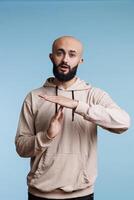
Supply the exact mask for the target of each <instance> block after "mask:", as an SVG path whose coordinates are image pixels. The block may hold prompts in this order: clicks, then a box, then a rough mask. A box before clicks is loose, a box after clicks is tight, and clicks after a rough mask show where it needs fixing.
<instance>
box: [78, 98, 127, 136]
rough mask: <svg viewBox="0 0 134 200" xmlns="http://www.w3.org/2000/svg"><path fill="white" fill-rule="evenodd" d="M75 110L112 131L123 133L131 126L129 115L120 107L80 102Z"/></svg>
mask: <svg viewBox="0 0 134 200" xmlns="http://www.w3.org/2000/svg"><path fill="white" fill-rule="evenodd" d="M75 112H76V113H78V114H80V115H82V116H83V117H84V119H86V120H88V121H91V122H93V123H95V124H97V125H99V126H101V127H103V128H105V129H107V130H110V131H112V132H116V133H121V132H123V131H125V130H127V129H128V128H129V126H130V118H129V115H128V114H127V113H126V112H125V111H124V110H121V109H120V108H119V107H111V108H106V107H104V106H102V105H92V106H89V105H88V104H86V103H83V102H79V104H78V106H77V108H76V109H75Z"/></svg>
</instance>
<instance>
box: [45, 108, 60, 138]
mask: <svg viewBox="0 0 134 200" xmlns="http://www.w3.org/2000/svg"><path fill="white" fill-rule="evenodd" d="M62 123H63V107H62V106H60V108H59V109H58V112H57V113H56V114H55V115H54V116H53V117H52V119H51V121H50V125H49V128H48V130H47V136H48V137H49V138H50V139H52V138H54V137H56V136H57V135H58V134H59V133H60V132H61V128H62Z"/></svg>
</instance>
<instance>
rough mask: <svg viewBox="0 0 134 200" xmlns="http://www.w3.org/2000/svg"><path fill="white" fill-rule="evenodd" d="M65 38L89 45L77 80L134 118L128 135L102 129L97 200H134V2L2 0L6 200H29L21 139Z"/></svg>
mask: <svg viewBox="0 0 134 200" xmlns="http://www.w3.org/2000/svg"><path fill="white" fill-rule="evenodd" d="M61 35H73V36H75V37H77V38H79V39H80V40H81V41H82V42H83V44H84V47H85V53H84V60H85V62H84V63H83V64H82V65H81V66H80V68H79V71H78V75H79V76H80V77H81V79H84V80H86V81H87V82H89V83H91V84H92V85H94V86H96V87H100V88H102V89H104V90H105V91H107V92H108V93H109V94H110V95H111V96H112V98H113V99H114V100H115V101H116V102H117V103H118V104H119V105H120V106H121V107H122V108H124V109H125V110H126V111H127V112H128V113H129V114H130V116H131V118H132V125H131V128H130V129H129V130H128V131H127V132H126V133H125V134H122V135H116V134H112V133H109V132H107V131H104V130H103V129H101V128H100V129H99V140H98V169H99V176H98V179H97V181H96V185H95V200H113V199H114V200H119V199H121V200H126V199H128V200H132V199H134V156H133V152H134V144H133V143H134V135H133V130H134V128H133V116H134V108H133V102H134V92H133V84H134V78H133V76H134V3H133V1H131V0H130V1H129V0H122V1H114V0H111V1H110V0H107V1H101V0H100V1H99V0H98V1H95V0H94V1H90V0H89V1H88V0H85V1H79V0H77V1H75V0H74V1H71V0H68V1H62V0H59V1H54V0H50V1H45V0H44V1H43V0H42V1H41V0H35V1H34V0H33V1H32V0H31V1H30V0H28V1H26V0H25V1H21V0H20V1H19V0H18V1H6V0H5V1H4V0H3V1H2V0H1V1H0V101H1V103H0V122H1V125H0V159H1V161H0V199H2V200H9V199H10V200H25V199H27V186H26V175H27V173H28V171H29V159H26V158H20V157H19V156H18V155H17V154H16V152H15V145H14V138H15V134H16V128H17V123H18V117H19V113H20V109H21V105H22V102H23V99H24V97H25V96H26V94H27V93H28V92H29V91H30V90H32V89H34V88H37V87H40V86H41V85H42V84H43V82H44V81H45V79H46V78H47V77H48V76H51V75H52V64H51V62H50V60H49V57H48V54H49V52H51V44H52V42H53V40H54V39H55V38H57V37H59V36H61Z"/></svg>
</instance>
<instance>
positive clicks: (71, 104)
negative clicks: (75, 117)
mask: <svg viewBox="0 0 134 200" xmlns="http://www.w3.org/2000/svg"><path fill="white" fill-rule="evenodd" d="M39 97H41V98H43V99H45V100H46V101H50V102H52V103H57V104H59V105H61V106H63V107H66V108H70V109H75V108H76V107H77V106H78V101H76V100H73V99H70V98H67V97H64V96H47V95H44V96H42V95H39Z"/></svg>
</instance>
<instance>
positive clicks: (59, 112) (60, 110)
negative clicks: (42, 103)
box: [55, 106, 63, 119]
mask: <svg viewBox="0 0 134 200" xmlns="http://www.w3.org/2000/svg"><path fill="white" fill-rule="evenodd" d="M62 111H63V106H60V107H59V109H58V112H57V113H56V116H55V117H56V119H59V117H60V115H61V113H62Z"/></svg>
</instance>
